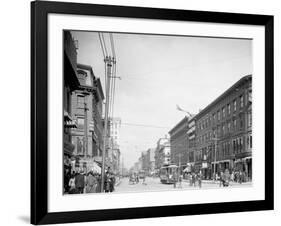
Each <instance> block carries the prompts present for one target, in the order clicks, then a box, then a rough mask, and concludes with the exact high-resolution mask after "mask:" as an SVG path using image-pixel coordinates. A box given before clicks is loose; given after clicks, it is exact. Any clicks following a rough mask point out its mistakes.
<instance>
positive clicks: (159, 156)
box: [154, 136, 171, 171]
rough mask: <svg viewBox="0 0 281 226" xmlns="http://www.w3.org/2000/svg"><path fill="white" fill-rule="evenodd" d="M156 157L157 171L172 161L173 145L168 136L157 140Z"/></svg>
mask: <svg viewBox="0 0 281 226" xmlns="http://www.w3.org/2000/svg"><path fill="white" fill-rule="evenodd" d="M154 159H155V169H156V171H159V169H160V168H161V167H162V166H164V165H168V164H170V163H171V145H170V139H169V138H168V137H167V136H166V137H164V138H160V139H159V140H158V141H157V145H156V148H155V154H154Z"/></svg>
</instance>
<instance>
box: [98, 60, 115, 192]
mask: <svg viewBox="0 0 281 226" xmlns="http://www.w3.org/2000/svg"><path fill="white" fill-rule="evenodd" d="M112 62H114V58H111V57H110V56H109V57H106V58H105V63H106V68H107V75H106V77H107V84H106V97H105V115H104V130H103V151H102V170H101V192H104V175H105V152H106V148H107V141H108V140H107V124H108V110H109V91H110V78H111V70H112Z"/></svg>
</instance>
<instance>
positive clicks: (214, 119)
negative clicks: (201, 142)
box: [213, 113, 216, 123]
mask: <svg viewBox="0 0 281 226" xmlns="http://www.w3.org/2000/svg"><path fill="white" fill-rule="evenodd" d="M213 121H214V123H215V121H216V113H214V114H213Z"/></svg>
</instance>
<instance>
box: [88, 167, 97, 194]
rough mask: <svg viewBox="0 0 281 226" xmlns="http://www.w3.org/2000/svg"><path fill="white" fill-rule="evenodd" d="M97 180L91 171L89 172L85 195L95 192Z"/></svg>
mask: <svg viewBox="0 0 281 226" xmlns="http://www.w3.org/2000/svg"><path fill="white" fill-rule="evenodd" d="M96 184H97V180H96V178H95V177H94V174H93V172H92V171H90V172H89V173H88V175H87V178H86V193H95V192H96Z"/></svg>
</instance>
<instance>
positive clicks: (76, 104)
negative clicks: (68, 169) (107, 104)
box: [72, 64, 104, 168]
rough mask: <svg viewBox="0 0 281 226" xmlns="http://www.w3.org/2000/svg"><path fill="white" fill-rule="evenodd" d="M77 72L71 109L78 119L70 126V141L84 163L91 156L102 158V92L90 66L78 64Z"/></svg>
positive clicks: (90, 159)
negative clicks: (76, 85)
mask: <svg viewBox="0 0 281 226" xmlns="http://www.w3.org/2000/svg"><path fill="white" fill-rule="evenodd" d="M77 75H78V79H79V82H80V87H79V90H75V91H74V92H73V95H72V112H73V114H74V115H75V117H76V119H77V128H75V129H73V130H72V144H73V145H74V147H75V148H74V154H75V155H76V156H79V157H80V159H82V160H83V161H81V162H84V165H85V164H86V163H87V164H88V163H89V162H91V161H93V160H94V161H96V162H101V156H102V148H103V122H102V102H103V99H104V95H103V91H102V86H101V82H100V79H99V78H97V77H96V76H95V75H94V73H93V70H92V67H91V66H88V65H84V64H77ZM80 167H81V166H80ZM83 167H84V168H85V166H83Z"/></svg>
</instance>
